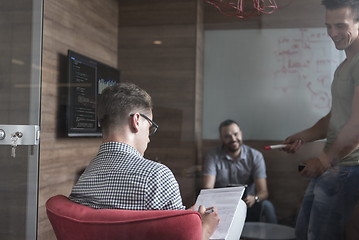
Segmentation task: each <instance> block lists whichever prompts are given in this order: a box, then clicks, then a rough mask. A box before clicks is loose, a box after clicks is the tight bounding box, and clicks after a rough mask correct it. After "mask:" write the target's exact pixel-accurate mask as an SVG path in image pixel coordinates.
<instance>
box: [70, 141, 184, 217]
mask: <svg viewBox="0 0 359 240" xmlns="http://www.w3.org/2000/svg"><path fill="white" fill-rule="evenodd" d="M69 198H70V199H71V200H72V201H74V202H77V203H80V204H83V205H86V206H89V207H92V208H97V209H112V208H118V209H128V210H181V209H185V207H184V206H183V204H182V198H181V195H180V191H179V187H178V183H177V181H176V179H175V177H174V175H173V173H172V172H171V170H169V168H168V167H166V166H164V165H163V164H160V163H157V162H154V161H151V160H149V159H146V158H144V157H143V156H142V155H141V154H140V153H139V152H138V151H136V150H135V149H134V148H133V147H131V146H129V145H127V144H124V143H118V142H108V143H103V144H102V145H101V146H100V150H99V152H98V154H97V156H96V158H95V159H93V160H92V161H91V163H90V164H89V166H88V167H87V168H86V170H85V172H84V173H83V174H82V175H81V177H80V178H79V180H78V181H77V183H76V184H75V186H74V187H73V189H72V192H71V195H70V196H69Z"/></svg>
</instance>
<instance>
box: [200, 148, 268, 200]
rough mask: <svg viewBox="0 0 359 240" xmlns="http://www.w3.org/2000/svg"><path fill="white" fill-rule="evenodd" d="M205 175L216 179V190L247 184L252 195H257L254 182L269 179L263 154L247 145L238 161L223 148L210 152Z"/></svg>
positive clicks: (205, 164)
mask: <svg viewBox="0 0 359 240" xmlns="http://www.w3.org/2000/svg"><path fill="white" fill-rule="evenodd" d="M203 174H204V175H211V176H215V177H216V181H215V185H214V187H215V188H218V187H227V186H229V185H236V184H237V185H238V184H246V185H248V188H247V193H248V194H250V195H255V184H254V180H255V179H259V178H266V177H267V175H266V166H265V162H264V158H263V155H262V153H261V152H259V151H257V150H255V149H253V148H251V147H249V146H247V145H245V144H243V145H242V146H241V153H240V156H239V157H238V158H237V159H232V158H231V157H230V156H229V155H227V154H226V153H225V151H224V149H223V147H222V146H220V147H217V148H215V149H212V150H210V151H209V152H208V153H207V155H206V157H205V160H204V166H203Z"/></svg>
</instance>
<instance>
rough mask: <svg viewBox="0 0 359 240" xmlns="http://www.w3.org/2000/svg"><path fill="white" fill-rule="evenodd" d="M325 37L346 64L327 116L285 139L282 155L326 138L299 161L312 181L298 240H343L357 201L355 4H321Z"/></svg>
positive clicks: (350, 0) (330, 0)
mask: <svg viewBox="0 0 359 240" xmlns="http://www.w3.org/2000/svg"><path fill="white" fill-rule="evenodd" d="M322 4H323V5H324V6H325V8H326V16H325V25H326V27H327V31H328V35H329V37H330V38H331V39H332V40H333V42H334V45H335V47H336V48H337V49H338V50H344V51H345V54H346V59H345V60H344V61H343V62H342V63H341V64H340V65H339V67H338V68H337V69H336V71H335V74H334V80H333V83H332V107H331V110H330V112H329V113H328V114H327V115H326V116H324V117H323V118H321V119H320V120H319V121H318V122H317V123H316V124H314V125H313V126H312V127H310V128H308V129H305V130H303V131H301V132H299V133H297V134H294V135H292V136H289V137H288V138H287V139H286V140H285V141H284V143H286V144H288V146H287V147H285V148H284V150H285V151H287V152H291V153H294V152H296V151H297V150H298V149H299V148H300V146H301V145H302V144H303V143H305V142H312V141H315V140H318V139H323V138H326V139H327V141H326V144H325V147H324V149H323V151H322V153H321V154H320V155H319V156H317V157H314V158H310V159H307V160H305V161H304V164H305V168H304V169H303V170H302V171H301V175H303V176H307V177H311V178H312V180H311V182H310V183H309V185H308V187H307V190H306V193H305V196H304V199H303V203H302V207H301V210H300V213H299V216H298V220H297V225H296V235H297V239H326V240H328V239H335V240H338V239H343V238H344V228H345V225H346V224H347V221H348V219H349V218H350V216H351V213H352V211H353V209H354V206H355V204H356V203H357V202H358V200H359V149H358V146H359V54H358V53H359V38H358V35H359V0H323V1H322Z"/></svg>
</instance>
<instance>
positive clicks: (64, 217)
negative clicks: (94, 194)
mask: <svg viewBox="0 0 359 240" xmlns="http://www.w3.org/2000/svg"><path fill="white" fill-rule="evenodd" d="M46 212H47V216H48V218H49V220H50V222H51V225H52V228H53V229H54V232H55V235H56V237H57V239H58V240H112V239H116V240H120V239H124V240H134V239H135V240H144V239H146V240H151V239H155V240H161V239H166V240H169V239H171V240H200V239H201V236H202V222H201V216H200V214H199V213H198V212H196V211H190V210H151V211H132V210H121V209H94V208H91V207H87V206H83V205H81V204H77V203H74V202H72V201H71V200H69V199H68V198H67V197H65V196H63V195H57V196H54V197H51V198H50V199H49V200H48V201H47V202H46Z"/></svg>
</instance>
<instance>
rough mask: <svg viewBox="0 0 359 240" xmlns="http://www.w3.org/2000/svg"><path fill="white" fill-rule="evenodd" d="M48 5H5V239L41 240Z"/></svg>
mask: <svg viewBox="0 0 359 240" xmlns="http://www.w3.org/2000/svg"><path fill="white" fill-rule="evenodd" d="M42 9H43V0H28V1H23V0H12V1H5V0H0V53H1V58H0V239H7V240H12V239H16V240H19V239H36V233H37V229H36V228H37V227H36V226H37V198H38V157H39V156H38V154H39V144H38V142H39V133H40V132H39V125H40V122H39V119H40V89H41V88H40V86H41V39H42V17H43V13H42Z"/></svg>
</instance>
